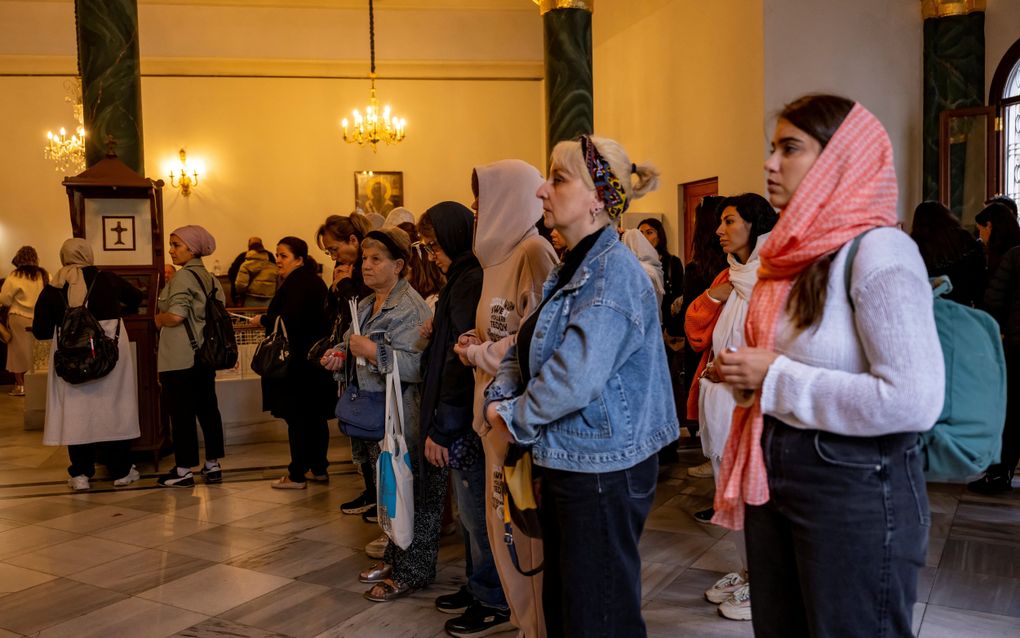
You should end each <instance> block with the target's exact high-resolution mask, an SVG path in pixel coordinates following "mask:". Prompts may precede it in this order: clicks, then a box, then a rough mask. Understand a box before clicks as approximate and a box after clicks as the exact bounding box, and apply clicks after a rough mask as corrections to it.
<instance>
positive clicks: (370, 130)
mask: <svg viewBox="0 0 1020 638" xmlns="http://www.w3.org/2000/svg"><path fill="white" fill-rule="evenodd" d="M368 41H369V51H370V54H371V58H370V59H371V66H370V67H369V73H368V79H369V81H370V82H371V93H370V95H369V98H368V106H366V107H365V115H364V116H362V114H361V112H359V111H358V109H354V111H353V112H352V113H351V116H352V117H353V125H351V123H349V122H348V121H347V119H346V118H344V119H343V120H342V121H341V122H340V127H341V128H342V129H343V138H344V141H345V142H347V143H349V144H357V145H358V146H364V145H365V144H368V145H369V146H371V147H372V152H375V146H376V144H378V143H379V142H386V143H387V144H396V143H398V142H400V141H401V140H402V139H404V132H405V130H406V127H407V120H405V119H404V118H402V117H397V116H395V115H393V114H392V113H391V111H390V106H389V104H387V105H386V106H384V107H383V108H382V109H381V110H380V108H379V101H378V100H377V99H376V97H375V12H374V11H373V7H372V0H368Z"/></svg>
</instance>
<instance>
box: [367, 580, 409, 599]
mask: <svg viewBox="0 0 1020 638" xmlns="http://www.w3.org/2000/svg"><path fill="white" fill-rule="evenodd" d="M414 591H416V590H415V588H414V587H411V586H410V585H404V584H402V583H398V582H397V581H395V580H393V579H392V578H387V579H386V580H384V581H382V582H379V583H376V584H375V585H372V588H371V589H369V590H368V591H366V592H365V593H364V594H363V595H364V597H365V600H371V601H372V602H373V603H385V602H389V601H391V600H396V599H397V598H403V597H404V596H407V595H408V594H411V593H414Z"/></svg>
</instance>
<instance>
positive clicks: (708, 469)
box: [687, 461, 713, 478]
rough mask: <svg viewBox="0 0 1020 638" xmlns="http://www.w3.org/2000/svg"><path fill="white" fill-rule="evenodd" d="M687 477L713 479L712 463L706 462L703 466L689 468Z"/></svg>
mask: <svg viewBox="0 0 1020 638" xmlns="http://www.w3.org/2000/svg"><path fill="white" fill-rule="evenodd" d="M687 476H690V477H692V478H712V476H713V472H712V461H705V462H704V463H702V464H701V465H695V466H694V467H689V468H687Z"/></svg>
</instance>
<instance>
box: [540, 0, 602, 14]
mask: <svg viewBox="0 0 1020 638" xmlns="http://www.w3.org/2000/svg"><path fill="white" fill-rule="evenodd" d="M535 4H537V5H538V13H539V14H540V15H545V14H547V13H549V12H550V11H552V10H553V9H582V10H584V11H587V12H588V13H591V12H592V11H594V10H595V0H535Z"/></svg>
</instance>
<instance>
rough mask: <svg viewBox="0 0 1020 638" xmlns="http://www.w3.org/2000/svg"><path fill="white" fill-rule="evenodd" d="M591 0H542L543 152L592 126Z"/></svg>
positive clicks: (593, 124) (590, 129)
mask: <svg viewBox="0 0 1020 638" xmlns="http://www.w3.org/2000/svg"><path fill="white" fill-rule="evenodd" d="M593 4H594V0H542V2H541V4H540V11H541V13H542V23H543V28H544V30H545V108H546V145H547V146H546V154H547V155H548V153H549V152H550V151H552V148H553V146H555V145H556V143H557V142H561V141H563V140H569V139H572V138H575V137H577V136H578V135H581V134H583V133H591V132H592V131H593V130H594V127H595V115H594V108H593V105H592V74H591V12H592V5H593Z"/></svg>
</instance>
